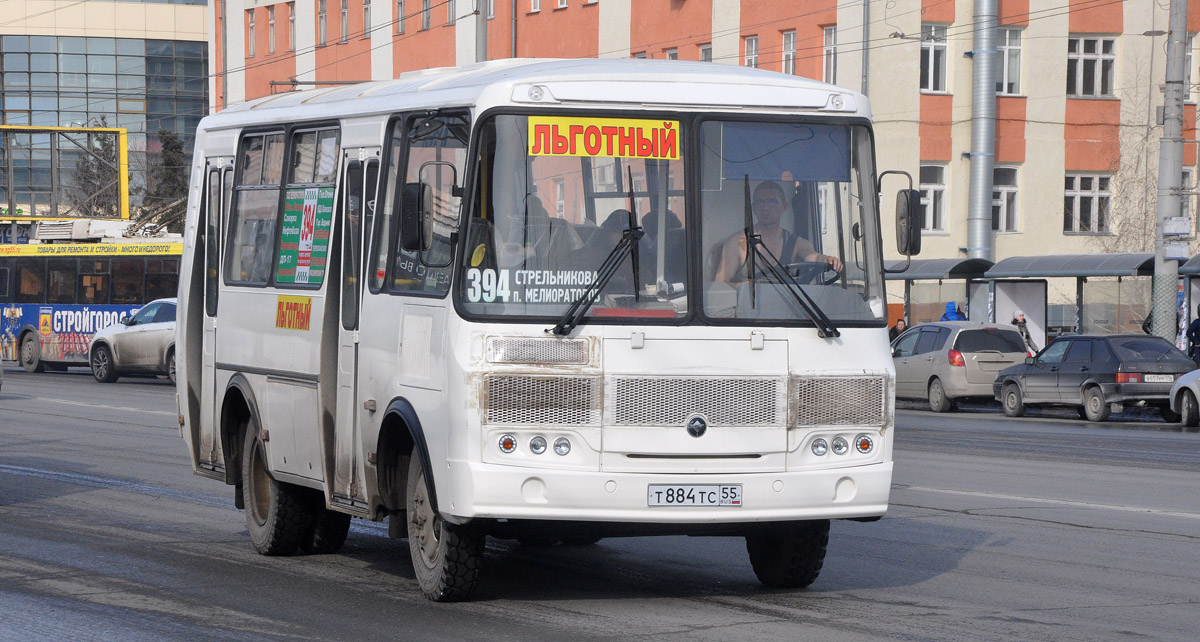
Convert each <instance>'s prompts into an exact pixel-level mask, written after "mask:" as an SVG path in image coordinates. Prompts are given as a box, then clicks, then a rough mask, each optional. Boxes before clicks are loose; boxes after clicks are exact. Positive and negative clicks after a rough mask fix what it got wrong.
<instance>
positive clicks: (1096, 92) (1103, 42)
mask: <svg viewBox="0 0 1200 642" xmlns="http://www.w3.org/2000/svg"><path fill="white" fill-rule="evenodd" d="M1089 43H1092V44H1094V46H1095V51H1094V52H1088V53H1085V51H1086V49H1087V47H1088V44H1089ZM1105 49H1108V51H1107V52H1106V51H1105ZM1089 63H1091V73H1090V74H1088V73H1087V72H1088V66H1089ZM1116 68H1117V39H1116V38H1110V37H1103V36H1071V37H1070V38H1068V39H1067V72H1068V73H1067V96H1068V97H1072V98H1080V97H1082V98H1111V97H1113V95H1114V93H1113V92H1114V89H1115V87H1114V85H1115V80H1116ZM1072 70H1073V71H1074V72H1075V73H1074V76H1075V83H1074V86H1072V83H1071V73H1070V72H1071V71H1072ZM1088 75H1090V76H1091V79H1092V91H1091V92H1088V91H1086V83H1085V78H1084V77H1085V76H1088ZM1106 86H1107V88H1108V91H1105V87H1106Z"/></svg>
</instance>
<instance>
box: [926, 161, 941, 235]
mask: <svg viewBox="0 0 1200 642" xmlns="http://www.w3.org/2000/svg"><path fill="white" fill-rule="evenodd" d="M921 220H922V226H921V229H923V230H925V231H927V232H945V231H946V166H945V165H922V166H921Z"/></svg>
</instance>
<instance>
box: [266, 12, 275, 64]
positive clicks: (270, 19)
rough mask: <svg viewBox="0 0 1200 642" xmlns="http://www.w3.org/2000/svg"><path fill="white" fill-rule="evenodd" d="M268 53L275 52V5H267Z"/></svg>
mask: <svg viewBox="0 0 1200 642" xmlns="http://www.w3.org/2000/svg"><path fill="white" fill-rule="evenodd" d="M267 53H269V54H273V53H275V5H271V6H269V7H267Z"/></svg>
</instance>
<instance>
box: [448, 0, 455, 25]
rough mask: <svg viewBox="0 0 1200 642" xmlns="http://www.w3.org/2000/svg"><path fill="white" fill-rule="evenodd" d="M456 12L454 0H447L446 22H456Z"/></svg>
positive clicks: (449, 23) (450, 23)
mask: <svg viewBox="0 0 1200 642" xmlns="http://www.w3.org/2000/svg"><path fill="white" fill-rule="evenodd" d="M456 13H457V12H456V11H455V10H454V0H446V24H448V25H452V24H454V15H455V14H456Z"/></svg>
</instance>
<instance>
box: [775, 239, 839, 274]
mask: <svg viewBox="0 0 1200 642" xmlns="http://www.w3.org/2000/svg"><path fill="white" fill-rule="evenodd" d="M788 260H789V261H796V260H800V261H811V262H813V263H828V264H829V267H831V268H833V270H834V271H836V272H841V271H842V261H841V259H839V258H838V257H836V256H829V255H827V254H821V253H820V252H818V251H817V248H815V247H813V244H812V243H811V242H809V240H808V239H806V238H804V237H803V236H799V235H797V236H796V246H795V252H794V254H793V255H792V256H791V257H790V258H789V259H788Z"/></svg>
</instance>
